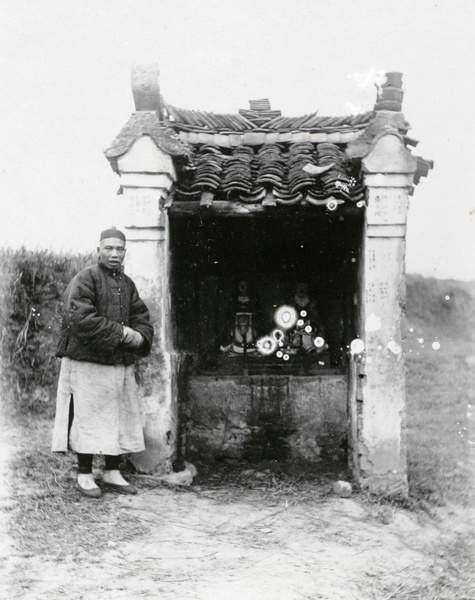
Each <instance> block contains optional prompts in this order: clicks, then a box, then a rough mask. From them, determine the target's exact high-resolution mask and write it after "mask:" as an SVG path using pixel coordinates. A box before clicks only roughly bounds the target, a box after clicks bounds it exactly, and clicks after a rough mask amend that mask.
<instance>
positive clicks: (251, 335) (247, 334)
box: [220, 279, 257, 354]
mask: <svg viewBox="0 0 475 600" xmlns="http://www.w3.org/2000/svg"><path fill="white" fill-rule="evenodd" d="M253 321H254V311H253V310H252V302H251V297H250V294H249V284H248V282H247V280H245V279H241V280H240V281H239V282H238V295H237V298H236V311H235V313H234V327H233V329H232V331H231V335H230V337H231V340H232V341H231V343H230V344H228V345H227V346H221V347H220V350H221V352H228V353H230V354H250V353H255V352H256V338H257V336H256V332H255V330H254V323H253Z"/></svg>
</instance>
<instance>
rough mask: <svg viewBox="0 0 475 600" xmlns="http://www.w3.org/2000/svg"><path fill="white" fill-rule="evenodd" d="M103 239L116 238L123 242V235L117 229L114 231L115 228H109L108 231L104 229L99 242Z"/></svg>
mask: <svg viewBox="0 0 475 600" xmlns="http://www.w3.org/2000/svg"><path fill="white" fill-rule="evenodd" d="M105 238H117V239H119V240H123V241H124V242H125V235H124V234H123V233H122V231H120V230H119V229H116V228H115V227H111V228H110V229H105V230H104V231H103V232H102V233H101V238H100V239H101V240H104V239H105Z"/></svg>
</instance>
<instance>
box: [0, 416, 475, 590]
mask: <svg viewBox="0 0 475 600" xmlns="http://www.w3.org/2000/svg"><path fill="white" fill-rule="evenodd" d="M48 426H49V424H48V422H47V421H46V422H40V423H34V424H30V425H29V426H28V427H27V428H26V429H25V427H21V428H19V427H18V426H13V425H11V424H9V425H8V427H6V425H5V424H4V427H3V428H2V429H3V433H4V435H3V436H2V443H1V445H0V456H1V457H2V468H1V470H0V472H1V477H2V479H1V481H0V483H1V485H0V507H1V509H2V510H1V511H0V515H1V521H0V526H1V527H2V529H3V530H4V531H5V532H6V531H9V533H8V534H7V533H4V534H3V535H2V538H1V539H2V543H1V549H0V581H1V582H2V583H1V584H0V594H1V596H0V597H1V598H2V599H5V600H14V599H22V600H53V599H60V598H61V599H65V600H80V599H84V600H89V599H90V598H91V599H94V600H106V599H108V600H119V599H124V600H125V599H134V598H160V599H164V600H168V599H170V600H175V599H176V600H178V599H180V600H183V599H187V600H188V599H190V600H192V599H193V600H195V599H196V600H211V599H215V598H219V599H220V600H234V599H238V598H245V599H246V600H267V599H269V600H271V599H272V600H319V599H322V600H323V599H324V600H370V599H378V600H384V599H389V598H392V599H403V598H405V599H406V598H407V599H412V598H414V599H415V598H431V599H432V598H439V599H443V598H447V599H449V598H450V599H452V598H465V599H466V600H468V599H469V598H470V599H473V598H475V579H474V576H473V574H472V569H470V568H469V567H468V568H467V565H470V564H473V557H474V554H473V548H474V546H473V544H471V543H470V542H469V540H470V539H472V538H471V534H472V532H473V523H474V510H473V509H470V508H461V507H455V506H453V507H450V506H449V507H447V506H445V507H441V508H439V509H437V510H436V509H434V510H431V511H429V512H427V511H421V510H414V509H411V510H410V509H408V508H405V507H403V506H401V505H396V504H391V503H384V502H381V501H378V502H375V501H374V500H372V499H370V498H368V497H366V496H365V495H363V494H361V493H355V494H354V495H353V497H352V498H340V497H336V496H335V495H333V494H332V492H331V489H332V481H333V480H334V478H335V477H337V476H338V472H337V470H334V471H333V472H332V473H327V474H325V473H322V474H321V475H320V476H319V477H318V478H315V479H314V480H313V481H310V480H308V479H305V478H302V479H300V480H296V479H292V480H291V479H289V478H288V477H287V478H286V477H285V476H279V475H276V473H275V472H272V470H270V469H263V470H257V469H255V468H254V469H248V471H244V472H243V471H242V470H241V471H240V475H239V477H240V478H239V479H238V480H237V483H236V482H234V483H233V484H230V483H229V484H227V485H214V484H213V481H212V480H208V481H207V482H205V483H202V484H194V485H192V486H189V487H184V488H178V487H170V486H166V485H164V484H163V483H160V482H157V481H155V480H152V479H147V478H140V476H131V478H132V480H133V481H134V483H135V484H136V485H137V486H138V487H139V494H138V495H137V496H134V497H128V496H121V495H116V494H114V493H107V494H104V495H103V497H102V498H101V499H100V500H91V499H86V498H83V497H81V496H80V494H79V493H78V492H76V491H74V489H73V484H74V469H73V463H72V462H71V459H69V458H63V459H56V461H52V459H51V454H50V453H49V451H48V443H49V439H48ZM32 448H36V450H35V451H33V452H32V451H31V449H32ZM454 548H457V551H454V550H453V549H454ZM461 557H462V558H461ZM464 557H465V558H464ZM434 594H435V595H434Z"/></svg>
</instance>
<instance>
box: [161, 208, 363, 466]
mask: <svg viewBox="0 0 475 600" xmlns="http://www.w3.org/2000/svg"><path fill="white" fill-rule="evenodd" d="M183 205H185V206H183ZM169 217H170V255H171V271H170V278H171V282H170V283H171V290H172V297H171V304H172V316H173V318H172V323H173V339H174V347H175V349H176V351H178V352H179V353H181V354H184V355H186V356H187V357H189V361H188V364H189V365H191V367H190V368H189V369H188V370H187V374H186V381H185V382H184V384H183V385H182V386H181V390H180V392H179V398H178V400H179V414H180V422H181V427H182V446H183V447H184V451H185V453H188V452H192V453H193V452H199V453H200V454H201V455H202V456H208V457H210V458H216V457H222V456H231V457H234V458H240V457H246V458H249V457H251V458H253V459H254V458H263V457H264V458H277V459H279V460H281V459H282V460H283V459H287V458H289V457H292V458H299V459H304V460H307V461H318V460H320V459H321V457H322V454H325V453H326V452H331V451H332V450H333V449H335V448H340V447H341V446H342V440H344V438H345V437H346V432H347V427H348V415H347V390H348V377H347V365H348V348H349V344H350V342H351V340H352V339H354V338H355V337H356V313H357V306H356V301H357V300H356V299H357V297H358V262H359V256H360V253H361V245H362V239H363V226H364V215H363V211H362V210H357V209H352V210H348V211H343V210H341V209H340V210H339V211H338V212H337V213H336V212H335V213H333V212H330V211H325V210H315V209H312V208H311V207H298V208H296V207H276V208H275V210H260V211H256V212H253V211H249V212H245V207H244V210H243V211H242V212H241V214H240V213H239V211H237V210H236V209H235V208H234V209H233V210H231V211H230V210H222V211H220V210H219V209H218V208H214V207H213V208H210V209H203V208H198V207H197V208H196V209H195V210H190V208H189V207H188V206H186V204H185V203H174V205H173V206H172V207H171V209H170V211H169ZM242 282H245V283H246V288H245V295H246V296H247V298H248V304H247V305H246V314H247V313H250V314H251V317H250V319H251V320H250V323H248V326H249V327H250V329H251V330H252V335H251V336H249V338H248V339H249V344H248V346H247V347H246V348H244V349H242V348H241V349H240V348H239V343H237V344H236V339H235V333H236V325H237V316H236V315H237V314H242V313H240V312H239V311H240V310H241V308H242V307H241V308H240V304H239V302H240V297H241V298H242V295H243V292H242V290H243V288H242ZM302 286H304V287H303V288H302ZM299 290H300V291H302V290H303V293H304V295H306V296H308V298H309V300H310V301H311V303H312V306H313V315H312V322H311V324H310V325H311V328H312V331H311V336H310V338H311V340H312V341H313V340H314V339H315V338H316V337H317V334H318V337H321V338H323V340H324V346H323V347H322V348H317V347H316V346H315V347H309V346H308V344H305V343H303V342H302V340H303V338H302V336H300V337H299V338H298V339H299V340H300V343H298V344H295V343H290V342H289V338H288V337H287V338H286V339H285V340H284V341H285V346H284V347H283V348H282V349H281V350H282V351H281V352H279V348H277V350H276V351H274V352H272V353H270V354H266V353H261V352H260V351H259V349H258V348H256V346H258V345H259V342H258V341H259V340H261V339H263V338H266V337H269V336H272V334H273V331H275V329H276V321H275V318H274V317H275V313H276V310H277V309H278V308H279V307H281V306H283V305H284V306H295V297H296V293H297V292H298V291H299ZM297 311H298V317H300V311H299V309H298V307H297ZM305 312H310V311H305ZM308 316H309V315H305V319H307V317H308ZM306 323H307V320H305V322H304V324H306ZM244 337H246V335H245V336H244ZM241 341H242V337H241ZM241 346H242V344H241ZM291 346H292V347H291ZM286 354H287V356H285V355H286Z"/></svg>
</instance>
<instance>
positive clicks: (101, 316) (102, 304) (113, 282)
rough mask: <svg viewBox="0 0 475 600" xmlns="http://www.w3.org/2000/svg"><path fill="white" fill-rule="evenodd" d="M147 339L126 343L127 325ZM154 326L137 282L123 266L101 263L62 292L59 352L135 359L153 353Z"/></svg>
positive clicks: (103, 359) (111, 361)
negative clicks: (137, 345)
mask: <svg viewBox="0 0 475 600" xmlns="http://www.w3.org/2000/svg"><path fill="white" fill-rule="evenodd" d="M124 325H125V326H128V327H131V328H132V329H135V330H136V331H139V332H140V333H141V334H142V335H143V337H144V339H145V341H144V343H143V344H142V345H141V346H140V348H138V349H137V350H130V348H129V349H126V348H125V346H124V345H123V344H122V341H121V340H122V335H123V326H124ZM152 339H153V327H152V325H151V323H150V315H149V312H148V310H147V307H146V306H145V304H144V302H143V301H142V300H141V299H140V297H139V294H138V292H137V288H136V287H135V284H134V282H133V281H132V279H130V277H128V276H127V275H125V274H124V272H123V270H122V269H120V270H118V271H112V270H110V269H108V268H107V267H105V266H104V265H102V264H101V263H98V264H97V265H92V266H89V267H86V268H85V269H83V270H82V271H80V272H79V273H78V274H77V275H76V276H75V277H74V278H73V279H72V280H71V282H70V283H69V285H68V287H67V288H66V291H65V293H64V296H63V302H62V314H61V332H60V338H59V343H58V349H57V352H56V356H59V357H63V356H67V357H68V358H72V359H74V360H84V361H88V362H94V363H100V364H103V365H117V364H125V365H130V364H132V363H133V362H134V361H135V359H136V358H141V357H144V356H147V355H148V354H149V353H150V348H151V346H152Z"/></svg>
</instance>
